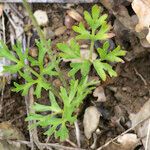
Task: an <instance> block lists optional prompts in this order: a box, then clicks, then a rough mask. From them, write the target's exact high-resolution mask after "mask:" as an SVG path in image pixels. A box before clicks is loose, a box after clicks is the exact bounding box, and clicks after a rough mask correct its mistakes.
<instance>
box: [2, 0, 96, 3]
mask: <svg viewBox="0 0 150 150" xmlns="http://www.w3.org/2000/svg"><path fill="white" fill-rule="evenodd" d="M1 2H7V3H10V2H12V3H22V0H1ZM28 2H29V3H96V2H98V0H28Z"/></svg>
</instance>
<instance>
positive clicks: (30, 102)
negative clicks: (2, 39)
mask: <svg viewBox="0 0 150 150" xmlns="http://www.w3.org/2000/svg"><path fill="white" fill-rule="evenodd" d="M22 43H23V45H22V47H23V53H25V51H26V40H25V37H24V38H23V41H22ZM25 63H26V64H27V63H28V62H27V60H25ZM24 71H25V70H24ZM31 90H32V87H31V88H30V90H29V95H27V96H25V104H26V109H27V115H29V114H30V112H31V110H30V108H31V105H32V103H33V102H32V101H33V100H32V99H31V94H30V93H31V92H32V91H31ZM28 123H29V126H31V125H32V121H29V122H28ZM29 135H30V143H31V150H34V139H33V130H29Z"/></svg>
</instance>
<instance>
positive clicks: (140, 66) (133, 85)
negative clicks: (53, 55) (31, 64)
mask: <svg viewBox="0 0 150 150" xmlns="http://www.w3.org/2000/svg"><path fill="white" fill-rule="evenodd" d="M73 7H74V8H76V9H77V8H80V7H83V8H84V9H87V8H89V7H91V4H81V5H74V6H73ZM65 8H66V5H65V4H62V5H60V4H42V5H41V4H40V5H39V4H35V5H33V10H34V11H35V10H37V9H42V10H44V11H47V14H48V17H49V19H50V23H49V25H48V26H50V27H51V29H52V31H54V30H55V29H57V28H58V27H61V26H63V25H64V18H65V15H66V9H65ZM113 19H114V18H113ZM112 22H113V20H112ZM73 36H74V33H73V32H72V31H71V30H67V31H66V32H65V33H64V34H63V35H60V36H58V37H55V38H53V39H52V41H53V49H55V48H56V46H55V44H56V43H57V42H63V41H65V42H66V41H67V40H68V39H69V38H70V37H73ZM32 44H33V43H32V42H31V45H32ZM64 69H66V68H64ZM119 72H120V73H119V76H118V77H116V78H115V79H113V80H112V81H111V82H108V83H107V84H105V83H104V84H103V87H104V90H105V94H106V97H107V101H106V102H105V103H97V102H96V98H93V97H92V95H90V96H89V97H88V98H87V100H85V105H84V107H83V108H82V109H83V112H84V110H85V108H86V107H87V106H89V105H92V104H93V103H94V105H96V106H97V108H98V110H99V111H100V112H101V114H102V117H101V119H100V125H99V129H100V130H101V133H100V134H98V140H97V146H96V147H99V146H100V145H102V144H104V143H105V142H106V141H107V140H108V139H110V138H113V137H115V136H116V135H118V134H120V133H121V132H123V131H125V130H126V129H127V128H129V127H130V123H129V122H130V120H129V117H128V116H129V114H130V113H136V112H138V111H139V109H140V108H141V107H142V106H143V104H144V103H145V102H146V101H147V100H148V99H149V98H150V54H149V53H146V55H142V56H141V57H139V58H134V59H133V60H132V61H129V62H127V61H126V62H125V63H124V64H121V65H119ZM13 82H14V81H12V82H11V84H10V85H8V84H7V85H6V87H5V91H4V97H3V105H2V108H3V109H2V114H1V116H0V122H4V121H10V122H12V124H13V125H14V126H16V127H17V128H18V129H19V130H20V131H21V132H22V133H23V134H24V135H25V138H26V140H29V133H28V130H27V125H28V123H27V122H25V121H24V119H25V118H26V106H25V101H24V97H22V96H21V94H20V93H19V94H17V93H14V92H12V91H11V88H12V87H13ZM42 100H43V103H46V101H48V97H47V95H45V93H43V97H42ZM83 112H82V113H81V115H80V116H79V120H78V121H79V126H80V130H81V145H82V148H85V149H89V148H90V145H91V144H92V142H93V141H92V140H87V139H86V138H85V136H84V132H83V125H82V119H83ZM118 119H119V123H120V126H119V125H118V124H116V120H118ZM72 129H73V127H70V140H71V141H73V142H75V143H76V140H75V139H74V137H75V133H74V130H72ZM39 131H40V132H39V137H40V140H41V141H43V142H45V141H44V138H45V137H44V136H43V134H42V132H43V131H42V129H39ZM50 141H51V142H59V141H56V140H54V138H51V139H50ZM99 141H100V142H99ZM64 145H67V146H71V145H69V143H64Z"/></svg>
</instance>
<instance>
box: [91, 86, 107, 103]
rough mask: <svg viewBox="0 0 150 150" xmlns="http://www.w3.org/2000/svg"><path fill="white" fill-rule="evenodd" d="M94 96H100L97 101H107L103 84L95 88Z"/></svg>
mask: <svg viewBox="0 0 150 150" xmlns="http://www.w3.org/2000/svg"><path fill="white" fill-rule="evenodd" d="M93 96H94V97H98V98H97V102H105V101H106V96H105V93H104V89H103V87H102V86H99V87H97V88H96V89H95V90H94V92H93Z"/></svg>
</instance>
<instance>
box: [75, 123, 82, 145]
mask: <svg viewBox="0 0 150 150" xmlns="http://www.w3.org/2000/svg"><path fill="white" fill-rule="evenodd" d="M74 126H75V130H76V139H77V145H78V147H81V142H80V129H79V125H78V122H77V121H76V122H75V123H74Z"/></svg>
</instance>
